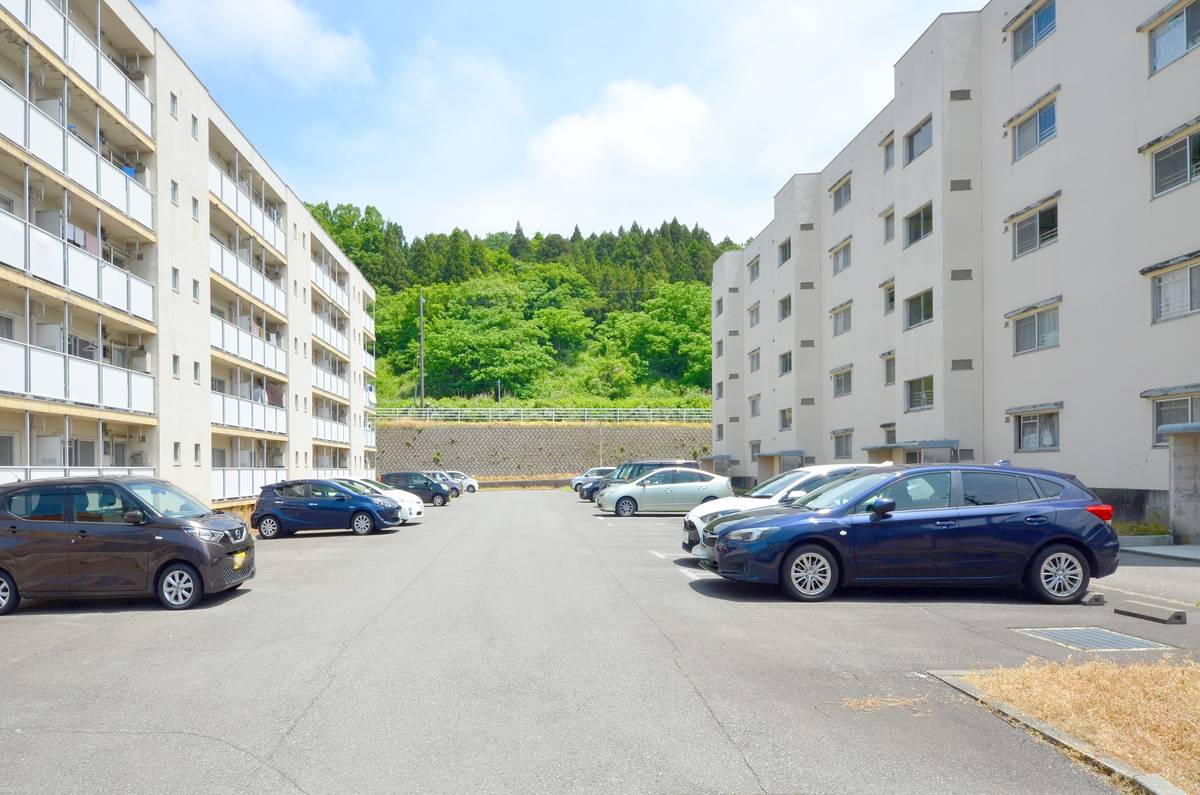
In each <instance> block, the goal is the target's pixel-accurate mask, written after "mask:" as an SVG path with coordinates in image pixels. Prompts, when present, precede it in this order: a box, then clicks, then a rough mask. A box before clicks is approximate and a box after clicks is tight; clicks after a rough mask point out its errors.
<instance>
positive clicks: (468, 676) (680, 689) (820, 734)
mask: <svg viewBox="0 0 1200 795" xmlns="http://www.w3.org/2000/svg"><path fill="white" fill-rule="evenodd" d="M680 523H681V517H678V516H665V517H653V516H639V517H634V518H632V519H618V518H615V517H613V516H611V515H600V514H598V513H597V511H596V509H595V508H594V506H592V505H590V504H585V503H582V502H580V501H579V500H577V499H576V498H575V497H574V495H572V494H569V493H567V492H564V491H527V492H520V491H493V492H488V491H484V492H481V493H479V494H475V495H468V496H465V497H463V498H461V499H459V500H455V501H454V502H453V504H451V505H450V506H448V507H446V508H442V509H430V510H429V511H428V512H427V515H426V519H425V521H424V522H422V523H420V524H410V525H409V526H406V527H403V528H401V529H400V530H399V531H397V532H394V533H387V534H378V535H374V536H370V537H364V538H360V537H356V536H352V535H350V534H347V533H315V534H314V533H307V534H301V535H297V536H294V537H291V538H284V539H279V540H276V541H270V542H260V544H259V547H258V568H259V573H258V576H257V577H256V579H254V580H253V581H252V582H251V583H249V584H248V585H247V586H245V587H244V588H243V589H242V590H240V591H238V592H235V593H233V594H229V595H225V596H218V597H215V598H212V599H209V600H207V601H206V602H204V603H203V604H202V605H201V607H200V608H198V609H196V610H193V611H189V612H186V613H170V612H167V611H165V610H162V609H161V608H159V607H158V605H157V603H156V602H154V601H151V600H120V601H115V602H98V603H96V602H80V601H76V602H32V601H29V602H26V603H25V604H23V605H22V608H21V610H19V611H18V612H17V613H16V614H14V615H12V616H8V617H6V618H3V619H0V747H3V749H4V751H3V760H4V764H3V766H2V768H0V770H2V772H0V791H5V792H9V791H11V792H51V791H54V792H62V791H71V792H111V791H117V790H119V791H122V792H150V791H161V790H163V789H165V788H168V787H173V788H175V789H178V790H181V791H184V792H210V791H211V792H218V791H221V792H225V791H229V790H231V789H239V790H245V791H255V792H258V791H279V792H295V791H304V792H338V793H345V792H355V793H360V792H384V791H396V792H455V793H460V792H555V793H558V792H622V793H623V792H664V793H668V792H669V793H678V792H688V793H693V792H697V793H699V792H729V793H745V792H772V793H775V792H780V793H785V792H786V793H843V792H845V793H850V792H855V793H860V792H869V791H880V790H887V791H889V792H920V793H931V792H947V793H949V792H954V793H959V792H988V793H1008V792H1013V793H1016V792H1020V793H1042V792H1047V793H1049V792H1056V793H1061V792H1072V793H1076V792H1109V791H1111V789H1110V787H1109V785H1108V784H1107V782H1105V781H1104V780H1103V779H1101V778H1098V777H1097V776H1095V775H1094V774H1092V773H1091V772H1089V771H1087V770H1085V769H1083V768H1081V767H1079V766H1078V765H1077V764H1075V763H1073V762H1072V761H1070V760H1069V759H1067V758H1066V757H1065V756H1063V755H1062V754H1060V753H1059V752H1058V751H1056V750H1055V749H1054V748H1052V747H1050V746H1049V745H1047V744H1045V743H1043V742H1040V741H1037V740H1035V739H1034V738H1033V737H1031V736H1030V735H1028V734H1027V733H1026V732H1024V731H1022V730H1020V729H1017V728H1014V727H1012V726H1010V725H1009V724H1007V723H1005V722H1004V721H1002V720H1001V719H999V718H997V717H995V716H994V715H992V714H991V713H989V712H987V711H986V710H984V709H982V708H980V707H979V706H978V705H976V704H975V703H973V702H970V701H968V700H967V699H965V698H964V697H962V696H960V695H958V694H956V693H955V692H953V691H951V690H950V689H949V688H947V687H946V686H944V685H941V684H940V683H937V682H936V681H934V680H932V679H930V678H929V677H928V676H927V675H926V674H925V671H928V670H935V669H963V668H974V667H986V666H995V665H1014V664H1020V663H1022V662H1024V661H1025V660H1026V659H1027V658H1029V657H1030V656H1035V655H1038V656H1043V657H1049V658H1053V659H1066V657H1067V656H1068V655H1071V654H1074V656H1076V657H1080V656H1081V655H1080V654H1079V653H1078V652H1074V653H1073V652H1071V651H1070V650H1068V649H1066V648H1063V647H1060V646H1055V645H1054V644H1051V643H1048V642H1045V641H1041V640H1038V639H1036V638H1032V637H1029V636H1027V635H1024V634H1021V633H1018V632H1015V631H1013V630H1014V629H1015V628H1027V627H1061V626H1084V625H1089V626H1091V625H1094V626H1103V627H1109V628H1112V629H1117V630H1119V631H1123V632H1128V633H1131V634H1134V635H1137V636H1138V637H1142V638H1147V639H1152V640H1157V641H1160V642H1162V643H1166V644H1168V645H1172V646H1177V647H1180V648H1186V649H1191V650H1195V649H1197V648H1200V630H1198V629H1197V628H1196V627H1195V625H1190V626H1185V627H1177V626H1163V625H1159V624H1152V623H1149V622H1145V621H1140V620H1138V619H1133V618H1128V617H1122V616H1116V615H1114V614H1113V612H1112V610H1111V606H1112V605H1111V603H1112V601H1114V599H1116V598H1156V599H1160V600H1166V601H1163V602H1162V603H1164V604H1170V603H1171V602H1188V601H1189V600H1190V602H1191V603H1193V604H1194V603H1195V601H1196V600H1197V599H1200V576H1198V575H1200V569H1197V568H1196V567H1194V566H1193V567H1191V568H1190V569H1188V568H1185V567H1180V566H1170V565H1164V564H1163V563H1162V562H1161V561H1155V560H1152V559H1149V558H1140V559H1138V560H1136V561H1135V562H1128V561H1125V560H1124V559H1123V563H1125V565H1123V568H1122V570H1121V571H1120V572H1119V573H1118V575H1116V576H1115V577H1114V578H1111V580H1108V581H1101V582H1098V583H1097V584H1096V586H1095V588H1094V590H1099V591H1104V590H1105V587H1104V586H1105V584H1106V583H1111V585H1113V586H1114V587H1120V588H1121V589H1122V591H1123V592H1128V593H1133V594H1138V595H1139V596H1137V597H1134V596H1128V597H1126V596H1125V594H1124V593H1122V594H1117V593H1116V592H1110V593H1109V600H1110V605H1109V607H1104V608H1099V607H1082V606H1073V607H1050V606H1044V605H1038V604H1033V603H1031V602H1029V601H1028V600H1026V599H1025V598H1024V596H1022V595H1021V594H1020V593H1017V592H1013V591H1004V590H1000V591H996V590H988V591H975V590H926V589H922V590H919V591H903V590H892V589H889V590H886V591H878V590H875V591H867V590H864V591H850V592H846V593H843V594H839V595H838V596H837V597H835V598H834V599H833V600H831V601H829V602H825V603H822V604H818V605H801V604H797V603H793V602H790V601H787V600H785V599H784V598H782V596H781V595H780V594H779V593H777V592H776V591H774V590H772V589H764V588H759V587H749V586H744V585H738V584H734V583H727V582H725V581H723V580H720V579H719V578H717V577H715V575H712V574H711V573H709V572H706V571H704V570H702V569H699V568H698V567H696V566H695V565H694V564H693V563H692V561H691V560H690V559H688V558H687V556H686V555H684V554H683V553H682V551H681V550H680V549H679V540H680V532H679V527H680ZM1126 656H1131V655H1130V654H1128V653H1127V655H1126Z"/></svg>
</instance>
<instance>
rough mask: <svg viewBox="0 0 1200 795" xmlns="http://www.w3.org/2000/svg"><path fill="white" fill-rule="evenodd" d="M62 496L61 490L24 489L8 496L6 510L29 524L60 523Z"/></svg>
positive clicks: (63, 494) (61, 518) (61, 517)
mask: <svg viewBox="0 0 1200 795" xmlns="http://www.w3.org/2000/svg"><path fill="white" fill-rule="evenodd" d="M64 496H65V493H64V492H63V490H62V489H56V488H42V489H24V490H22V491H17V492H13V493H12V494H11V495H9V497H8V504H7V506H6V508H7V510H8V512H9V513H11V514H13V515H14V516H19V517H21V518H22V519H26V520H28V521H30V522H61V521H62V520H63V497H64Z"/></svg>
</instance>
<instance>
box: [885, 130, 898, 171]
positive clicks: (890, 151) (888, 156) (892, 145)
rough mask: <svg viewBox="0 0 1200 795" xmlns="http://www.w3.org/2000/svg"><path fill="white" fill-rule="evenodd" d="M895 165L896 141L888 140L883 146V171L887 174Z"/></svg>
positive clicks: (893, 139)
mask: <svg viewBox="0 0 1200 795" xmlns="http://www.w3.org/2000/svg"><path fill="white" fill-rule="evenodd" d="M894 165H896V139H895V138H888V140H887V143H885V144H884V145H883V170H884V172H885V173H886V172H888V171H891V170H892V166H894Z"/></svg>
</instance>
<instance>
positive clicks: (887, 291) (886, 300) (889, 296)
mask: <svg viewBox="0 0 1200 795" xmlns="http://www.w3.org/2000/svg"><path fill="white" fill-rule="evenodd" d="M895 311H896V284H895V282H888V283H887V284H885V285H884V286H883V314H885V315H890V314H891V313H892V312H895Z"/></svg>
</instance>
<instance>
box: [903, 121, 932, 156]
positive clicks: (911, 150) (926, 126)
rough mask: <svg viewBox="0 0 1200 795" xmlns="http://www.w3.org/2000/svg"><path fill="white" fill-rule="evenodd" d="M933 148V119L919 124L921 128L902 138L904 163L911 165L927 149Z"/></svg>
mask: <svg viewBox="0 0 1200 795" xmlns="http://www.w3.org/2000/svg"><path fill="white" fill-rule="evenodd" d="M931 146H933V118H932V117H931V118H928V119H926V120H925V121H923V122H921V126H920V127H917V129H915V130H913V131H912V132H910V133H909V134H908V135H906V136H904V162H905V164H908V163H911V162H912V161H914V160H916V159H917V158H918V157H920V156H921V155H922V154H924V153H925V150H927V149H928V148H929V147H931Z"/></svg>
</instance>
